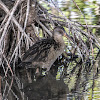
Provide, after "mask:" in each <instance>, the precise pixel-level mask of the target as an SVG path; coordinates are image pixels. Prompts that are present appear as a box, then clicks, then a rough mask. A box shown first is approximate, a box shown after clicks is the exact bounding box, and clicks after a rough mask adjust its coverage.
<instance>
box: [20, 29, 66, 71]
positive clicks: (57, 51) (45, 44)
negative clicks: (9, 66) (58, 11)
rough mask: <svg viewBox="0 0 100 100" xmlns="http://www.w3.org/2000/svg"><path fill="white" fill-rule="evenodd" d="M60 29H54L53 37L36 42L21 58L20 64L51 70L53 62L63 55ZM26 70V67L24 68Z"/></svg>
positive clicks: (61, 30) (63, 45) (62, 31)
mask: <svg viewBox="0 0 100 100" xmlns="http://www.w3.org/2000/svg"><path fill="white" fill-rule="evenodd" d="M64 34H65V30H64V29H63V28H62V27H55V28H54V30H53V36H52V37H49V38H47V39H42V40H40V41H38V42H36V43H35V44H34V45H33V46H32V47H30V49H29V50H27V51H26V53H25V54H24V56H23V57H22V63H21V64H24V63H28V64H32V66H33V68H37V67H40V68H47V71H49V69H50V68H51V66H52V64H53V63H54V62H55V60H56V59H57V58H58V57H59V56H60V55H61V54H62V53H63V51H64V48H65V44H64V40H63V35H64ZM26 67H27V68H28V66H26Z"/></svg>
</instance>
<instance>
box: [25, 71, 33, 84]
mask: <svg viewBox="0 0 100 100" xmlns="http://www.w3.org/2000/svg"><path fill="white" fill-rule="evenodd" d="M26 73H27V78H28V81H29V83H32V78H31V70H30V69H29V70H26Z"/></svg>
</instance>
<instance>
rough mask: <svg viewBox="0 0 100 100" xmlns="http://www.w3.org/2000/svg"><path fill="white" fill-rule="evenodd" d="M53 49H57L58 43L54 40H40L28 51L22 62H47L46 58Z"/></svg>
mask: <svg viewBox="0 0 100 100" xmlns="http://www.w3.org/2000/svg"><path fill="white" fill-rule="evenodd" d="M51 47H54V49H56V48H57V43H56V41H55V40H54V39H53V38H48V39H43V40H40V41H38V42H36V43H35V44H34V45H33V46H31V47H30V49H29V50H27V51H26V53H25V54H24V56H23V58H22V61H23V62H32V61H45V58H46V57H47V56H48V54H49V51H50V48H51Z"/></svg>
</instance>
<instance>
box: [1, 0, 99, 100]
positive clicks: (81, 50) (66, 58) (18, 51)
mask: <svg viewBox="0 0 100 100" xmlns="http://www.w3.org/2000/svg"><path fill="white" fill-rule="evenodd" d="M72 1H73V3H72ZM72 1H68V2H67V3H68V4H70V3H72V6H71V7H70V9H69V6H68V7H62V8H61V9H60V8H59V7H58V6H57V5H56V4H55V2H54V1H53V0H51V2H49V1H46V0H41V1H37V0H16V1H15V2H14V1H13V0H7V1H6V0H2V1H0V69H1V70H0V73H1V79H2V83H4V84H3V90H2V91H1V92H2V94H3V95H2V97H1V98H3V99H6V98H9V100H11V98H12V99H13V98H17V99H19V98H24V95H23V94H22V91H21V90H20V89H23V87H22V86H21V85H22V83H23V84H24V86H25V85H26V82H30V81H29V80H32V81H33V79H30V77H28V74H27V75H26V76H25V77H21V76H20V73H21V72H22V71H21V72H20V73H18V70H19V69H17V66H18V64H19V63H20V61H21V58H22V55H23V54H24V53H25V51H26V50H28V49H29V47H30V46H32V45H33V44H34V43H35V42H36V41H38V40H39V39H41V38H43V37H44V38H47V37H48V36H52V30H53V28H54V27H55V26H62V27H64V28H65V30H66V32H67V33H68V34H69V35H70V37H71V39H69V40H67V39H66V38H64V39H65V43H66V49H65V52H64V53H63V54H62V56H61V57H60V58H59V59H57V61H56V62H55V63H54V65H53V66H52V68H51V73H52V75H53V76H54V77H56V78H57V79H62V78H63V79H65V80H64V81H65V82H64V83H66V84H67V85H68V87H69V90H70V91H81V92H83V91H86V85H87V83H85V81H88V80H89V78H90V74H91V77H93V81H92V84H91V86H90V87H92V89H93V88H94V79H95V77H97V76H98V72H99V68H98V66H96V64H97V63H98V62H97V61H96V59H98V61H100V59H99V56H100V40H99V37H97V34H94V33H93V32H95V33H96V32H98V31H97V30H96V28H94V29H92V27H93V26H90V25H88V24H87V21H86V20H87V17H88V16H91V15H94V12H91V15H87V14H86V13H85V11H84V9H83V6H84V7H85V8H87V6H89V4H88V3H87V4H85V3H84V2H86V1H84V2H83V0H81V1H82V2H81V4H79V5H77V2H80V1H79V0H75V1H74V0H72ZM94 3H96V2H94ZM90 6H92V4H91V5H90ZM73 8H75V9H73ZM94 8H95V6H92V9H94ZM71 12H77V14H78V16H79V17H80V16H81V18H80V19H79V20H78V21H76V20H75V19H74V20H71V16H70V15H71ZM87 13H88V12H87ZM66 16H67V17H66ZM96 18H99V17H96ZM96 20H97V22H98V19H96ZM96 20H95V21H93V25H95V24H96V25H98V24H99V23H100V22H98V23H97V22H96ZM89 24H91V22H89ZM54 66H57V68H54ZM95 66H96V67H95ZM54 70H55V71H54ZM24 71H25V74H26V73H27V71H26V70H25V69H24ZM29 71H30V70H28V72H29ZM84 72H85V75H84V76H85V79H83V80H82V79H81V78H82V77H83V73H84ZM32 75H33V74H32ZM23 76H24V74H23ZM73 76H74V77H73ZM26 77H28V78H26ZM65 77H66V78H65ZM6 78H7V79H6ZM23 78H24V79H23ZM73 79H74V82H75V84H74V85H73V84H72V85H70V83H73ZM0 82H1V81H0ZM13 84H14V85H13ZM16 84H17V86H15V85H16ZM51 84H52V83H50V84H49V85H51ZM55 84H56V82H55ZM6 85H7V86H6ZM0 87H1V86H0ZM80 87H81V89H80ZM11 88H12V89H11ZM17 88H18V89H17ZM82 88H83V89H82ZM16 89H17V92H19V93H17V94H16V93H14V92H15V90H16ZM87 89H89V88H87ZM0 90H1V89H0ZM4 90H5V91H4ZM55 95H56V94H55ZM13 100H14V99H13ZM22 100H23V99H22ZM30 100H31V99H30Z"/></svg>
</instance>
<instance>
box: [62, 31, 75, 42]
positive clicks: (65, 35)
mask: <svg viewBox="0 0 100 100" xmlns="http://www.w3.org/2000/svg"><path fill="white" fill-rule="evenodd" d="M64 37H66V38H67V39H69V40H71V41H72V42H73V43H74V41H73V39H72V38H71V37H70V36H69V35H68V34H67V33H64Z"/></svg>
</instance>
